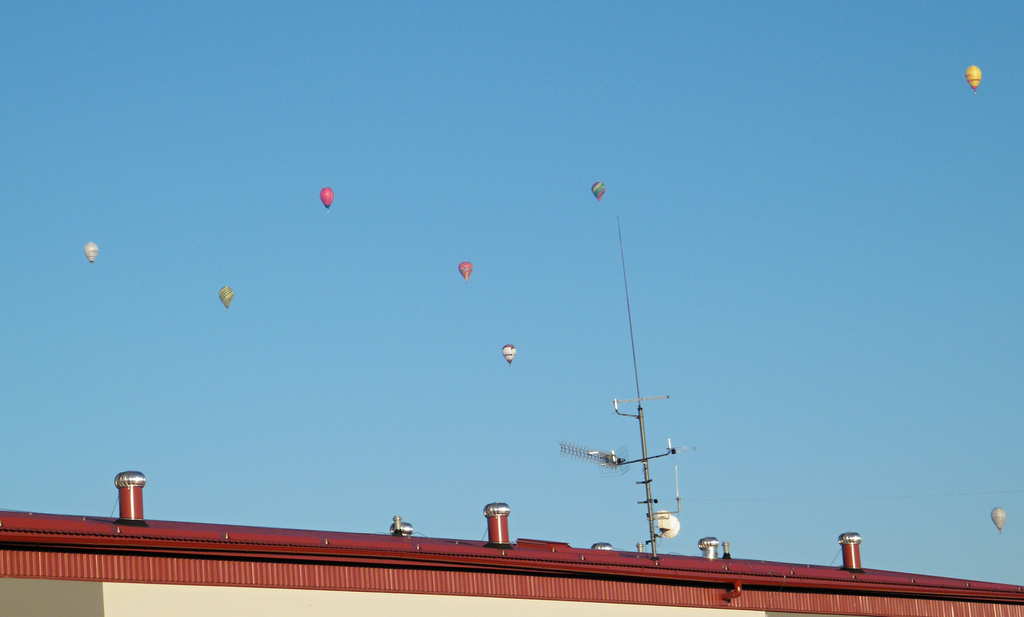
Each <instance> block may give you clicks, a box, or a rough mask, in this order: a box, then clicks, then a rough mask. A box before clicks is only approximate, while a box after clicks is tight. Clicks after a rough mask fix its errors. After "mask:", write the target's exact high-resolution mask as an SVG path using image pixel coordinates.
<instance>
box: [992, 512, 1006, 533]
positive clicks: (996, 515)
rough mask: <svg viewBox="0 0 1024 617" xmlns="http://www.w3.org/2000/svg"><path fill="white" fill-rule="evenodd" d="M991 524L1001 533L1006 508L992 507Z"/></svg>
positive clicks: (1004, 522) (1004, 521)
mask: <svg viewBox="0 0 1024 617" xmlns="http://www.w3.org/2000/svg"><path fill="white" fill-rule="evenodd" d="M992 524H993V525H995V526H996V529H998V530H999V533H1003V525H1005V524H1006V510H1004V509H1002V508H992Z"/></svg>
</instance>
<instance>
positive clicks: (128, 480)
mask: <svg viewBox="0 0 1024 617" xmlns="http://www.w3.org/2000/svg"><path fill="white" fill-rule="evenodd" d="M114 486H116V487H117V488H127V487H129V486H146V474H144V473H142V472H141V471H122V472H121V473H119V474H117V475H116V476H114Z"/></svg>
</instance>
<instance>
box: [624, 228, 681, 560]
mask: <svg viewBox="0 0 1024 617" xmlns="http://www.w3.org/2000/svg"><path fill="white" fill-rule="evenodd" d="M615 225H616V227H617V228H618V231H619V260H620V261H621V262H622V287H623V289H624V290H625V292H626V319H627V321H628V322H629V348H630V351H632V352H633V383H634V384H635V385H636V398H631V399H625V400H619V399H612V408H613V409H614V410H615V413H617V414H619V415H620V416H627V417H630V418H636V420H637V423H638V424H639V425H640V462H642V463H643V474H644V479H643V480H641V481H639V482H637V484H643V485H644V494H645V496H646V499H645V500H644V501H639V502H637V503H640V504H646V505H647V531H648V533H649V534H650V539H649V540H648V541H647V542H648V543H649V544H650V545H651V558H652V559H657V558H658V533H657V530H656V529H655V528H654V504H656V503H658V500H657V499H655V498H654V487H653V486H652V484H653V482H654V481H653V479H652V478H651V465H650V461H651V459H652V458H661V457H662V456H668V455H669V454H675V453H676V449H675V448H673V447H672V445H671V444H672V442H671V441H669V448H668V451H666V452H665V453H664V454H659V455H657V456H653V457H652V456H648V454H647V426H646V424H645V422H644V405H643V403H644V401H653V400H659V399H667V398H668V395H665V396H648V397H645V396H642V395H641V394H640V370H639V367H638V365H637V361H636V337H635V336H634V335H633V308H632V306H631V305H630V302H629V279H628V278H627V276H626V252H625V250H624V249H623V248H622V221H621V219H620V218H619V217H618V216H616V217H615ZM619 403H636V413H635V414H631V413H623V412H621V411H619ZM630 462H634V461H630ZM677 501H678V500H677Z"/></svg>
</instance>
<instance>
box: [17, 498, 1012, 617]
mask: <svg viewBox="0 0 1024 617" xmlns="http://www.w3.org/2000/svg"><path fill="white" fill-rule="evenodd" d="M4 551H7V552H8V553H9V554H8V557H7V558H6V561H5V560H4V559H0V577H2V576H5V575H8V576H39V577H42V578H62V577H61V576H53V575H47V574H46V572H48V571H49V570H46V569H45V568H43V569H40V567H41V566H38V565H30V564H22V565H21V566H19V565H17V564H18V563H20V562H19V561H18V559H19V557H18V555H20V554H21V553H24V552H25V551H37V552H44V553H50V554H56V553H60V554H62V555H64V557H62V558H61V559H62V560H60V563H59V564H57V562H55V564H56V565H54V567H55V568H58V569H59V568H67V567H70V566H68V565H67V564H68V563H71V562H72V561H74V560H73V559H72V560H71V561H68V558H67V555H71V554H74V555H83V554H85V555H97V554H98V555H117V556H120V557H124V556H140V557H141V556H145V557H146V559H147V560H150V561H147V563H149V564H150V565H149V566H145V567H143V566H141V565H138V566H132V565H125V564H128V563H129V562H124V563H122V564H121V565H119V566H117V568H122V569H123V568H126V567H127V568H135V567H139V568H142V570H140V574H138V575H127V574H126V575H124V576H122V577H121V578H119V579H118V580H133V581H140V582H145V581H149V580H150V579H149V578H147V577H146V576H145V575H144V574H141V572H143V570H145V568H147V567H148V568H153V565H152V563H153V562H152V561H151V560H152V559H159V558H165V559H180V558H197V557H198V558H202V559H205V560H211V559H223V560H230V561H232V562H236V563H237V562H246V561H251V562H289V563H292V562H294V563H300V562H301V563H302V564H324V565H329V564H335V565H344V566H346V567H355V568H357V569H358V570H360V571H364V572H365V571H367V568H368V567H369V568H371V569H372V568H377V569H379V568H382V567H383V568H391V569H398V570H410V571H411V570H422V571H426V570H430V571H434V572H437V571H444V572H449V573H453V572H454V573H458V572H459V571H463V572H466V573H472V572H488V573H490V575H492V576H493V575H520V577H522V576H526V577H531V580H532V578H533V577H537V576H540V577H541V578H539V579H537V581H538V582H536V583H532V585H533V587H530V589H534V588H536V589H537V590H538V591H537V594H540V595H535V596H529V597H550V598H553V599H577V598H576V597H575V596H573V593H576V591H573V592H571V593H570V592H569V591H567V590H566V589H562V590H561V591H559V590H557V589H556V590H552V591H550V592H543V593H542V592H541V591H540V590H541V587H542V586H543V585H545V584H550V583H545V582H544V581H545V580H546V579H551V578H552V577H563V578H566V579H575V580H577V581H579V580H586V581H590V583H587V584H590V585H592V584H593V581H594V580H603V581H612V580H615V581H623V582H631V583H637V584H640V585H641V587H638V588H637V589H632V588H631V590H630V591H629V592H628V594H627V595H623V596H621V597H620V596H618V595H614V594H612V595H611V596H608V599H607V600H594V599H593V598H592V597H591V596H586V598H584V599H588V600H591V601H623V602H624V601H633V600H630V599H629V598H631V597H632V595H629V594H640V595H637V597H638V598H641V599H639V600H636V601H637V602H638V603H654V604H660V603H662V600H660V599H659V598H661V596H659V595H658V594H657V593H655V594H654V595H651V596H650V598H649V599H647V600H644V599H642V598H643V597H647V596H643V593H647V592H642V593H641V591H638V590H640V589H646V587H643V585H652V584H653V585H654V586H656V587H658V588H666V589H668V588H670V587H675V588H678V587H679V586H680V585H689V586H691V587H692V590H693V593H695V594H698V596H699V598H698V599H699V600H700V602H704V599H703V595H700V594H705V595H706V594H708V593H710V594H711V596H713V599H714V602H716V603H718V605H719V606H722V604H721V602H723V601H725V600H723V592H724V591H727V590H729V589H734V590H736V589H741V590H742V591H741V592H740V594H739V597H737V598H736V599H735V602H734V603H733V604H732V605H731V606H732V607H733V608H755V607H760V608H767V609H773V610H781V609H787V610H794V611H799V610H805V611H810V612H814V611H819V612H829V611H826V610H824V609H823V608H822V606H821V605H820V604H814V603H812V604H809V605H806V608H803V609H801V607H803V606H805V604H806V597H810V596H808V594H810V595H811V596H813V595H814V594H822V593H827V594H828V595H829V596H831V597H833V598H834V597H836V596H850V597H854V596H856V597H857V598H858V603H857V607H861V608H860V610H861V611H862V610H867V609H866V608H863V606H862V605H863V604H864V602H865V600H864V598H868V597H874V598H876V600H874V601H875V602H883V601H888V600H886V598H894V597H895V598H903V599H929V600H937V601H940V602H949V601H965V602H969V603H976V602H982V603H985V602H990V603H991V602H994V603H998V604H999V605H1001V606H1002V607H1003V608H1006V605H1012V608H1013V609H1014V610H1013V611H1011V612H1001V613H998V614H1004V615H1011V614H1012V615H1022V616H1024V587H1021V586H1018V585H1006V584H999V583H986V582H979V581H968V580H962V579H952V578H944V577H935V576H924V575H917V574H908V573H901V572H889V571H883V570H870V569H869V570H865V571H863V572H848V571H845V570H842V569H840V568H836V567H825V566H813V565H802V564H787V563H779V562H769V561H756V560H748V559H719V560H708V559H704V558H702V557H691V556H681V555H661V556H659V558H658V559H657V560H656V561H654V560H652V559H651V558H650V555H648V554H644V553H636V552H628V551H600V550H591V549H582V548H573V547H571V546H569V545H568V544H565V543H561V542H548V541H543V540H525V539H521V540H519V542H518V543H517V544H516V545H515V546H514V547H513V548H511V549H497V548H489V547H486V546H484V543H483V542H478V541H472V540H455V539H443V538H419V537H397V536H390V535H383V534H380V535H378V534H364V533H344V532H330V531H313V530H297V529H275V528H265V527H248V526H239V525H218V524H206V523H185V522H173V521H157V520H148V521H145V523H144V524H134V523H130V522H129V523H126V522H123V521H118V520H117V519H112V518H103V517H90V516H68V515H54V514H37V513H27V512H7V511H0V552H4ZM75 563H78V562H75ZM133 563H134V562H133ZM140 563H141V562H140ZM225 563H226V562H225ZM5 564H7V565H5ZM61 564H63V565H61ZM83 564H85V565H83ZM75 567H76V568H78V567H81V568H86V570H87V569H88V565H87V564H86V563H85V562H82V564H79V565H78V566H75ZM97 567H99V566H97ZM110 567H111V568H114V566H110ZM225 567H227V566H225ZM19 568H21V569H19ZM5 569H6V570H8V571H7V573H6V574H5ZM86 570H83V571H82V573H80V576H70V577H69V578H79V579H83V578H84V579H88V580H107V579H104V578H103V577H102V576H99V575H94V574H88V572H87V571H86ZM115 570H116V568H115ZM75 571H76V572H77V571H78V570H75ZM111 571H114V570H111ZM118 571H119V572H120V570H118ZM468 575H469V574H467V576H468ZM189 576H190V578H183V579H181V580H180V581H179V580H178V579H175V578H173V577H171V578H168V577H167V576H164V577H163V578H160V577H157V578H153V579H152V582H188V583H190V584H241V585H253V586H271V587H273V586H282V587H287V586H292V585H291V584H278V583H276V582H275V581H276V580H277V579H275V578H273V577H271V578H266V579H258V580H257V579H256V578H252V579H251V580H250V578H246V577H251V576H254V575H252V574H251V573H250V574H246V576H245V577H242V578H239V579H237V580H236V579H234V578H230V577H228V578H226V579H223V580H222V579H220V578H217V577H214V578H212V579H210V580H203V578H202V574H201V572H200V573H199V574H193V575H189ZM225 576H227V575H225ZM289 576H295V575H294V574H290V575H289ZM352 576H356V575H355V574H353V575H352ZM453 576H454V575H453ZM357 579H358V576H356V578H352V579H351V580H349V579H345V581H348V582H345V581H341V582H338V583H337V585H335V586H333V587H332V586H331V585H325V588H346V589H364V587H361V586H360V583H358V581H357ZM282 580H283V579H282ZM303 580H305V579H303ZM310 580H312V579H310ZM324 580H326V579H324ZM358 580H362V579H358ZM424 580H426V579H424ZM495 580H497V579H495ZM352 581H356V582H352ZM295 584H296V585H297V586H300V587H309V586H313V587H316V586H317V585H315V584H313V583H301V584H299V583H295ZM431 584H434V583H431ZM431 584H428V583H426V582H424V581H413V580H412V579H410V582H409V583H408V585H409V586H408V587H401V586H399V587H396V588H395V589H394V590H395V591H405V592H410V593H448V592H446V591H444V589H447V587H445V586H444V584H442V583H440V582H436V585H438V587H437V589H436V590H435V589H434V588H433V587H431V586H430V585H431ZM461 584H462V585H467V584H469V583H468V582H467V581H463V582H462V583H461ZM577 584H578V585H583V584H584V583H577ZM367 585H368V586H366V587H365V589H366V590H371V589H376V588H375V587H373V586H372V585H369V583H367ZM416 585H420V586H421V587H422V586H423V585H426V586H425V587H422V588H421V587H417V586H416ZM480 585H482V586H483V587H487V585H485V584H484V583H480ZM509 585H512V587H510V589H519V588H520V587H521V586H522V583H517V584H513V583H509ZM517 585H518V586H517ZM737 585H739V586H740V587H739V588H737ZM563 587H564V586H563ZM466 588H469V587H466ZM611 588H612V587H608V586H606V588H602V589H595V590H593V593H592V594H591V595H592V596H593V597H604V596H606V595H608V593H610V592H609V591H608V589H611ZM451 589H453V590H454V591H450V593H464V591H461V589H462V588H460V587H459V586H458V585H454V584H453V585H452V587H451ZM495 589H498V588H495ZM581 589H582V587H581ZM709 590H710V591H709ZM758 590H760V591H758ZM698 592H699V593H698ZM509 593H512V592H509ZM623 593H626V592H623ZM651 593H654V592H651ZM658 593H662V592H658ZM664 593H666V594H667V593H669V591H666V592H664ZM672 593H675V594H678V593H682V592H680V591H678V590H677V591H673V592H672ZM759 593H760V594H762V596H763V598H764V599H763V600H762V601H761V602H759V603H758V604H757V606H755V605H748V604H746V603H745V602H746V601H747V600H749V599H751V598H756V597H758V596H757V594H759ZM772 593H777V594H783V595H785V594H786V593H790V594H791V595H792V594H796V595H794V596H793V599H792V601H791V602H790V601H787V602H783V603H781V604H779V603H778V602H775V601H772V600H771V599H770V598H771V597H772V596H771V594H772ZM544 594H547V595H544ZM766 594H767V595H766ZM801 594H802V595H801ZM480 595H498V596H501V595H505V594H504V592H500V591H494V592H493V593H488V592H481V594H480ZM662 595H664V594H662ZM783 595H779V596H778V597H779V599H780V602H781V598H782V597H783ZM698 596H694V597H695V598H697V597H698ZM711 596H709V597H711ZM798 596H799V597H798ZM513 597H524V596H522V595H521V592H520V591H516V592H515V593H514V595H513ZM687 597H689V596H687ZM787 597H788V596H787ZM878 598H881V600H879V599H878ZM665 601H666V602H669V601H670V602H677V601H685V602H694V601H696V600H679V599H673V598H670V597H669V596H667V595H666V596H665ZM761 604H764V605H765V606H760V605H761ZM689 605H694V604H689ZM700 605H705V604H700ZM835 606H836V604H835V602H832V603H831V604H829V605H828V607H826V608H829V607H831V608H834V607H835ZM844 606H845V605H844ZM946 608H948V607H946ZM872 610H874V611H875V612H870V613H864V612H858V613H851V614H878V615H902V614H908V615H914V614H916V615H925V614H937V613H933V611H932V610H931V609H928V610H926V609H925V608H924V607H923V606H920V605H911V604H907V606H906V607H905V608H900V609H899V610H896V609H895V608H892V607H890V608H884V609H883V608H875V609H872ZM936 610H937V609H936ZM832 612H835V611H832ZM938 612H942V611H938ZM993 614H995V613H993Z"/></svg>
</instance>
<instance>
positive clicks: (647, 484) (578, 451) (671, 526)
mask: <svg viewBox="0 0 1024 617" xmlns="http://www.w3.org/2000/svg"><path fill="white" fill-rule="evenodd" d="M615 224H616V226H617V228H618V232H619V260H620V261H621V263H622V286H623V289H624V290H625V295H626V319H627V321H628V323H629V347H630V351H631V352H632V354H633V383H634V385H635V386H636V397H634V398H628V399H612V410H613V411H614V412H615V413H616V414H618V415H620V416H625V417H627V418H635V419H636V421H637V424H638V425H639V428H640V450H641V456H640V458H637V459H633V460H627V459H625V458H623V457H621V456H619V455H617V454H616V453H615V451H614V450H609V451H604V450H596V449H590V448H585V447H581V446H578V445H576V444H571V443H567V442H562V443H561V449H562V454H565V455H568V456H572V457H575V458H578V459H581V460H584V461H587V462H591V463H595V464H598V465H601V466H602V467H605V468H609V469H618V468H621V467H625V466H626V465H632V464H633V463H641V466H642V468H643V480H640V481H639V482H637V484H642V485H643V487H644V496H645V499H644V500H643V501H638V502H637V503H638V504H642V505H645V506H646V507H647V531H648V534H649V539H648V540H647V541H646V542H645V543H638V544H637V548H638V549H642V548H643V545H644V544H649V545H650V547H651V558H652V559H657V557H658V538H659V537H663V538H672V537H675V535H676V534H677V533H679V519H678V518H676V516H675V515H676V514H678V513H679V512H680V504H681V501H680V498H679V468H678V467H677V468H676V509H675V511H668V510H658V511H655V509H654V504H656V503H658V500H657V499H656V498H655V497H654V479H653V478H652V477H651V464H650V463H651V461H652V460H654V459H657V458H662V457H664V456H669V455H672V454H676V453H677V452H678V451H679V450H692V449H693V448H679V449H677V448H675V447H673V446H672V440H671V439H669V440H668V447H667V448H666V449H665V451H664V452H662V453H661V454H655V455H654V456H651V455H650V453H649V451H648V449H647V425H646V423H645V420H644V402H645V401H658V400H665V399H667V398H669V396H668V395H667V394H666V395H662V396H643V395H642V394H641V393H640V370H639V368H638V365H637V360H636V337H635V335H634V333H633V308H632V306H631V304H630V301H629V279H628V277H627V275H626V253H625V250H624V249H623V247H622V222H621V220H620V219H619V217H615ZM631 403H636V413H630V412H627V411H623V408H622V407H621V406H622V405H630V404H631ZM639 552H642V551H639Z"/></svg>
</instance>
